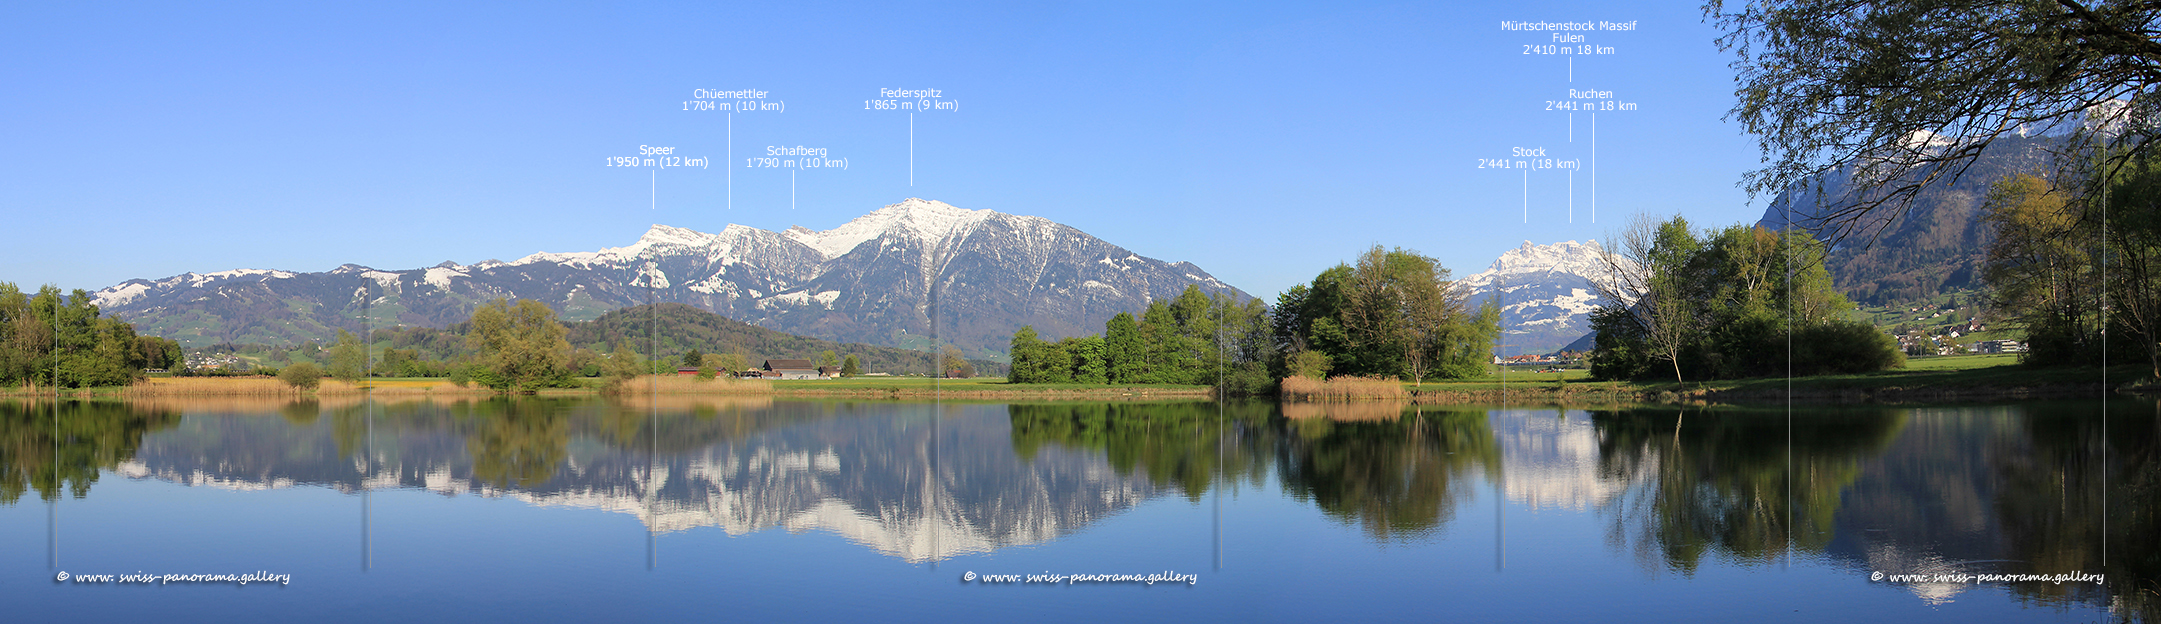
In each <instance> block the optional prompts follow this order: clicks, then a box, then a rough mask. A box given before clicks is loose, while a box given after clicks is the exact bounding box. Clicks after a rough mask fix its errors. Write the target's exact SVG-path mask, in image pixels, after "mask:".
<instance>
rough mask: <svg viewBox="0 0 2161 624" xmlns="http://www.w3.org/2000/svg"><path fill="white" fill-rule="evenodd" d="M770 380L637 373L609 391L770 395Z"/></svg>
mask: <svg viewBox="0 0 2161 624" xmlns="http://www.w3.org/2000/svg"><path fill="white" fill-rule="evenodd" d="M772 392H773V382H770V381H765V380H762V379H731V378H725V377H715V378H713V379H699V378H697V377H692V376H688V375H641V376H638V377H636V378H633V379H630V380H628V381H624V382H622V383H620V384H616V385H614V386H611V393H613V394H617V395H621V396H630V395H634V394H645V395H654V394H771V393H772Z"/></svg>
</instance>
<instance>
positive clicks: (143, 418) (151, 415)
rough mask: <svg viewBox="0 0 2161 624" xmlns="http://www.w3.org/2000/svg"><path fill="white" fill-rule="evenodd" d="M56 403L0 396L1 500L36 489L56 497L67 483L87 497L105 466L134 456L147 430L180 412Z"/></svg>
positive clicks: (78, 495)
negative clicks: (1, 397) (2, 397)
mask: <svg viewBox="0 0 2161 624" xmlns="http://www.w3.org/2000/svg"><path fill="white" fill-rule="evenodd" d="M55 420H56V417H55V414H54V411H53V404H52V403H50V402H34V401H0V505H13V504H15V503H16V502H17V501H20V500H21V499H22V496H23V494H25V493H27V492H29V491H30V490H32V489H35V490H37V492H38V498H40V499H43V500H56V499H58V498H60V492H61V490H62V489H63V488H64V489H66V491H68V492H70V493H72V494H74V495H75V497H76V498H83V497H85V496H88V495H89V494H90V486H91V484H94V483H97V481H98V473H99V472H100V471H107V470H112V469H114V468H116V467H118V466H119V465H120V464H121V463H122V462H125V461H128V460H130V459H134V457H135V449H136V447H137V446H138V445H140V444H141V443H142V439H143V434H145V433H150V432H154V431H158V430H162V429H168V428H171V427H172V426H173V425H175V424H178V423H179V422H180V414H179V413H177V412H173V411H168V410H165V409H161V408H157V407H148V406H131V405H129V404H126V403H116V402H107V401H63V402H61V403H60V407H59V413H58V415H57V421H58V422H57V423H56V422H55Z"/></svg>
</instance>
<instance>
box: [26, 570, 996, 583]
mask: <svg viewBox="0 0 2161 624" xmlns="http://www.w3.org/2000/svg"><path fill="white" fill-rule="evenodd" d="M67 575H68V573H66V572H61V573H60V576H63V577H65V576H67ZM960 580H961V582H963V583H966V582H968V581H973V580H975V572H974V571H968V572H962V573H961V575H960Z"/></svg>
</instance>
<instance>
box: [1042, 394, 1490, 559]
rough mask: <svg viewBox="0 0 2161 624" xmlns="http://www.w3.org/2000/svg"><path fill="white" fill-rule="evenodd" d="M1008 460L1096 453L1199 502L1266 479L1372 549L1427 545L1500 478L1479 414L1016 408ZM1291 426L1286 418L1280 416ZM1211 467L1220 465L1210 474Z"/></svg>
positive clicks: (1357, 408) (1379, 407) (1237, 406)
mask: <svg viewBox="0 0 2161 624" xmlns="http://www.w3.org/2000/svg"><path fill="white" fill-rule="evenodd" d="M1008 409H1009V411H1010V414H1011V419H1012V423H1013V444H1014V449H1015V451H1016V452H1018V453H1019V454H1020V455H1021V457H1023V458H1028V457H1031V456H1033V455H1034V454H1035V453H1036V449H1037V448H1039V447H1041V446H1042V445H1045V444H1056V445H1060V446H1064V447H1069V448H1083V449H1101V450H1102V451H1104V452H1105V454H1106V455H1107V456H1108V457H1109V458H1110V463H1111V466H1112V467H1113V468H1114V469H1116V470H1119V471H1120V472H1122V473H1128V474H1130V473H1135V472H1138V473H1140V474H1143V475H1145V476H1146V477H1147V478H1148V479H1150V480H1151V481H1152V482H1154V483H1155V484H1156V485H1158V486H1172V485H1175V486H1177V487H1178V488H1179V489H1180V490H1181V491H1183V492H1185V494H1186V496H1187V498H1189V499H1190V500H1194V501H1198V500H1200V498H1201V496H1202V495H1203V494H1205V493H1206V492H1207V491H1208V488H1209V487H1220V486H1222V485H1224V484H1231V483H1238V484H1250V485H1259V484H1260V483H1262V481H1263V478H1262V477H1263V476H1264V475H1265V473H1266V472H1267V471H1268V470H1269V469H1270V468H1274V469H1275V472H1276V475H1277V477H1278V479H1279V481H1280V482H1281V483H1282V484H1283V488H1284V489H1285V490H1286V492H1287V493H1289V494H1290V495H1291V496H1293V497H1294V498H1296V499H1298V500H1303V501H1312V502H1313V503H1314V505H1315V506H1317V507H1319V508H1320V509H1321V510H1322V511H1323V512H1325V513H1327V514H1328V515H1329V516H1330V517H1333V518H1335V519H1337V520H1339V521H1341V522H1344V523H1346V524H1352V525H1356V526H1359V527H1361V528H1362V529H1364V530H1365V532H1366V533H1367V535H1369V536H1371V537H1372V538H1373V539H1375V540H1377V541H1402V540H1415V539H1420V538H1423V537H1426V536H1429V535H1431V534H1432V533H1434V532H1435V531H1437V530H1438V529H1439V528H1440V527H1441V526H1442V525H1444V524H1446V523H1447V522H1448V521H1449V519H1451V518H1453V517H1454V512H1455V509H1456V508H1457V507H1458V506H1460V505H1461V504H1462V503H1464V502H1465V501H1468V500H1469V499H1470V498H1471V491H1470V488H1468V487H1466V485H1467V484H1466V483H1465V481H1466V480H1467V479H1468V478H1470V476H1471V473H1472V471H1473V470H1474V469H1477V470H1480V471H1481V472H1482V473H1483V474H1485V475H1487V476H1488V477H1489V478H1491V477H1492V476H1493V475H1497V474H1499V466H1500V452H1499V449H1498V447H1497V446H1496V445H1495V443H1494V439H1493V433H1492V431H1491V429H1490V428H1489V426H1488V425H1487V420H1486V414H1485V412H1484V411H1482V410H1472V409H1461V410H1436V409H1432V408H1418V407H1412V406H1409V405H1407V404H1402V403H1351V404H1307V405H1299V404H1292V405H1289V406H1284V407H1280V408H1279V407H1278V406H1276V405H1273V404H1267V403H1233V404H1227V405H1225V406H1224V409H1223V414H1222V415H1221V416H1218V414H1217V410H1216V406H1215V405H1214V404H1212V403H1190V404H1105V403H1090V404H1053V405H1013V406H1010V407H1009V408H1008ZM1286 416H1289V417H1286ZM1218 466H1221V468H1220V469H1219V468H1218Z"/></svg>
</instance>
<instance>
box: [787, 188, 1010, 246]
mask: <svg viewBox="0 0 2161 624" xmlns="http://www.w3.org/2000/svg"><path fill="white" fill-rule="evenodd" d="M994 214H997V213H995V212H992V211H991V210H990V209H988V208H985V209H982V210H968V209H966V208H959V207H955V206H953V205H952V204H948V203H945V202H941V201H931V200H925V199H919V198H915V197H910V198H908V199H905V200H901V202H900V203H897V204H893V205H889V206H886V207H884V208H879V209H877V210H875V211H872V212H871V213H870V214H867V215H863V216H860V217H856V218H855V219H853V220H850V221H848V222H847V223H843V224H841V225H840V227H836V228H833V229H830V230H826V231H823V232H819V231H813V230H811V229H810V228H806V227H803V226H800V225H798V226H794V227H791V228H788V230H787V231H786V232H782V235H784V236H787V237H788V238H789V239H790V240H794V241H796V242H799V243H802V244H804V245H807V246H809V247H810V248H811V249H815V250H818V253H819V254H821V255H824V256H825V257H826V258H827V259H832V258H838V257H841V256H843V255H847V253H848V252H850V251H853V250H855V247H856V246H857V245H861V244H863V242H864V241H868V240H871V239H874V238H878V237H879V236H883V235H886V234H889V233H905V234H907V235H909V236H912V237H914V238H915V239H916V240H918V241H922V242H925V243H930V244H931V245H930V246H932V247H936V246H940V245H943V244H946V243H950V242H955V239H958V238H962V237H965V236H967V235H968V233H969V232H972V231H974V230H975V228H976V226H978V225H981V224H982V223H983V221H984V220H985V219H989V218H990V217H991V216H992V215H994Z"/></svg>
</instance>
